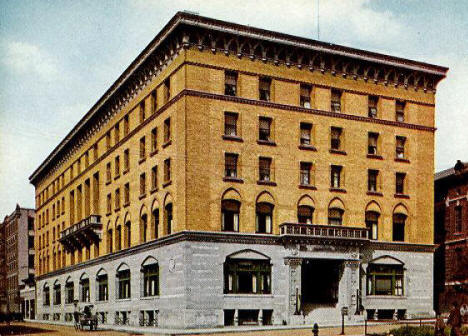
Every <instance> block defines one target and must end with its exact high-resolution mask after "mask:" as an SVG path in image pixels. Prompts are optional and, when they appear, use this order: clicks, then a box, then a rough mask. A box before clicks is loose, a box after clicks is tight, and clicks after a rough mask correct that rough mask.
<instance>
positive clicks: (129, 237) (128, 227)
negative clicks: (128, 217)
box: [124, 221, 132, 248]
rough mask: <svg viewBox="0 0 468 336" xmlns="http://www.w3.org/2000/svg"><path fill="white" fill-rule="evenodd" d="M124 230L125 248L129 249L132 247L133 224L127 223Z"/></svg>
mask: <svg viewBox="0 0 468 336" xmlns="http://www.w3.org/2000/svg"><path fill="white" fill-rule="evenodd" d="M124 229H125V232H124V236H125V237H124V239H125V247H126V248H129V247H130V246H132V222H130V221H128V222H127V223H125V228H124Z"/></svg>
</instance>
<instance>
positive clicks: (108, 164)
mask: <svg viewBox="0 0 468 336" xmlns="http://www.w3.org/2000/svg"><path fill="white" fill-rule="evenodd" d="M111 179H112V173H111V163H110V162H107V164H106V182H107V183H110V181H111Z"/></svg>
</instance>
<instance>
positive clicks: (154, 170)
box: [151, 166, 158, 190]
mask: <svg viewBox="0 0 468 336" xmlns="http://www.w3.org/2000/svg"><path fill="white" fill-rule="evenodd" d="M156 189H158V166H154V167H153V168H151V190H156Z"/></svg>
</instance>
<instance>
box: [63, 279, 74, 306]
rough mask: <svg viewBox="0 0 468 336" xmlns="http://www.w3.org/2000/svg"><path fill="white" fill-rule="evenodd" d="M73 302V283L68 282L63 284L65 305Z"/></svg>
mask: <svg viewBox="0 0 468 336" xmlns="http://www.w3.org/2000/svg"><path fill="white" fill-rule="evenodd" d="M74 300H75V284H74V283H73V281H71V280H68V281H67V282H66V283H65V303H66V304H70V303H73V301H74Z"/></svg>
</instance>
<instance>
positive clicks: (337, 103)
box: [330, 89, 342, 113]
mask: <svg viewBox="0 0 468 336" xmlns="http://www.w3.org/2000/svg"><path fill="white" fill-rule="evenodd" d="M341 95H342V93H341V91H340V90H335V89H332V90H331V107H330V110H331V111H332V112H335V113H340V112H341Z"/></svg>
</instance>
